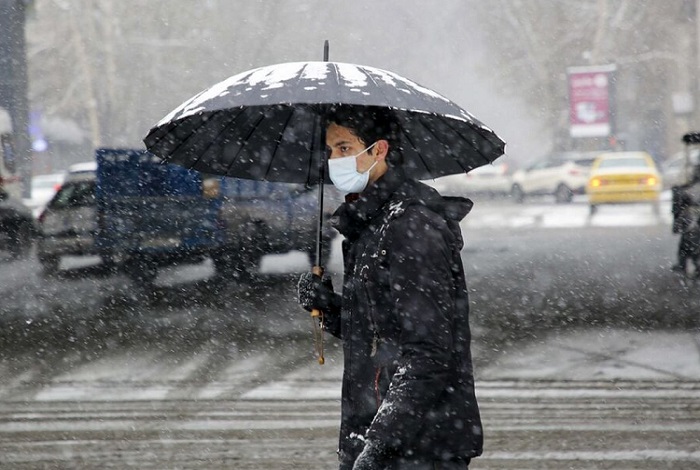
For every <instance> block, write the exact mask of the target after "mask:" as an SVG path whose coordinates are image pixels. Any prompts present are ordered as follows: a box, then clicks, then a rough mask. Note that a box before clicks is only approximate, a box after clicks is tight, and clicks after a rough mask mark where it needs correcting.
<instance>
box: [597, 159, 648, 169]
mask: <svg viewBox="0 0 700 470" xmlns="http://www.w3.org/2000/svg"><path fill="white" fill-rule="evenodd" d="M648 166H649V165H648V164H647V161H646V160H645V159H644V158H640V157H625V158H608V159H603V160H601V161H600V164H599V165H598V168H620V167H633V168H647V167H648Z"/></svg>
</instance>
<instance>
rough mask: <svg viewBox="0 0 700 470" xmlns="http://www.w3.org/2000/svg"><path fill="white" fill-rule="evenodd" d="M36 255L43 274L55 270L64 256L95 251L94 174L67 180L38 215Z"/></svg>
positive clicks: (52, 272)
mask: <svg viewBox="0 0 700 470" xmlns="http://www.w3.org/2000/svg"><path fill="white" fill-rule="evenodd" d="M38 223H39V237H38V240H37V257H38V259H39V263H41V267H42V269H43V272H44V274H47V275H51V274H55V273H56V272H57V271H58V270H59V267H60V263H61V258H62V257H64V256H69V255H70V256H82V255H97V254H99V253H98V251H97V247H96V246H95V231H96V229H97V217H96V201H95V178H94V177H91V176H89V175H87V176H83V177H82V178H74V179H73V180H71V181H66V182H65V183H64V184H63V186H61V189H59V190H58V192H57V193H56V194H55V195H54V197H53V198H52V199H51V201H49V203H48V204H47V206H46V209H45V210H44V211H43V212H42V213H41V215H40V216H39V220H38Z"/></svg>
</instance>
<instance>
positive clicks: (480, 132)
mask: <svg viewBox="0 0 700 470" xmlns="http://www.w3.org/2000/svg"><path fill="white" fill-rule="evenodd" d="M440 118H441V119H442V120H443V122H445V123H446V124H447V126H448V127H449V128H450V129H452V130H453V131H455V132H456V133H457V134H459V135H460V137H462V138H463V139H464V136H463V135H462V133H461V132H460V131H459V129H456V128H455V127H453V126H452V125H451V121H452V120H451V119H449V118H447V117H445V116H440ZM471 128H472V129H473V130H474V132H476V133H477V134H478V135H479V136H480V137H481V138H482V139H484V140H486V141H487V142H491V139H488V138H486V137H487V136H486V135H484V134H483V133H482V132H484V129H482V128H481V127H479V126H477V125H476V124H474V123H473V122H472V123H471ZM487 134H489V133H488V132H487ZM465 140H466V139H465ZM499 140H501V139H500V138H499ZM472 148H473V149H474V150H476V151H477V153H478V154H479V156H480V157H481V158H483V159H484V160H485V161H486V163H487V164H491V163H493V161H492V160H489V159H488V157H486V155H484V153H483V152H482V151H481V150H480V149H478V148H476V147H474V146H473V145H472ZM494 160H495V159H494ZM460 166H461V165H460ZM472 169H473V168H472Z"/></svg>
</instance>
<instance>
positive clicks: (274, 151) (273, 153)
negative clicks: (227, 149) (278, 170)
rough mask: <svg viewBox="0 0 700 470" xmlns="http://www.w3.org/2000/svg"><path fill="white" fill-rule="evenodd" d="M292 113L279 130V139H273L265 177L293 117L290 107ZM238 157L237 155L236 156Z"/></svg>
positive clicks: (292, 108)
mask: <svg viewBox="0 0 700 470" xmlns="http://www.w3.org/2000/svg"><path fill="white" fill-rule="evenodd" d="M291 110H292V112H291V113H289V117H288V118H287V120H286V122H285V123H284V126H282V128H281V129H280V133H279V137H278V138H277V139H275V149H274V150H273V151H272V156H271V157H270V164H269V165H268V166H267V169H266V170H265V175H267V174H268V173H269V172H270V169H271V168H272V162H273V161H274V160H275V155H276V154H277V151H278V150H279V148H280V145H281V144H282V139H283V137H284V131H285V130H286V129H287V125H289V123H290V121H291V120H292V117H293V116H294V110H295V108H294V107H291ZM236 156H238V155H236Z"/></svg>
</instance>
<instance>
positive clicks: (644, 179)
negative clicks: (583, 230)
mask: <svg viewBox="0 0 700 470" xmlns="http://www.w3.org/2000/svg"><path fill="white" fill-rule="evenodd" d="M661 189H662V182H661V175H660V174H659V171H658V169H657V168H656V164H655V163H654V159H653V158H652V157H651V155H649V154H648V153H646V152H609V153H604V154H601V155H599V156H598V158H596V160H595V162H594V163H593V167H592V168H591V174H590V178H589V180H588V184H587V185H586V193H587V194H588V201H589V204H590V210H591V214H595V212H596V210H597V208H598V206H600V205H602V204H621V203H633V202H650V203H651V204H652V207H653V210H654V212H655V213H656V214H658V213H659V195H660V193H661Z"/></svg>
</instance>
